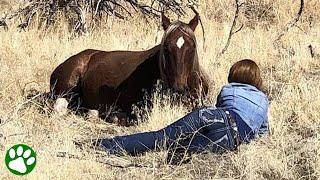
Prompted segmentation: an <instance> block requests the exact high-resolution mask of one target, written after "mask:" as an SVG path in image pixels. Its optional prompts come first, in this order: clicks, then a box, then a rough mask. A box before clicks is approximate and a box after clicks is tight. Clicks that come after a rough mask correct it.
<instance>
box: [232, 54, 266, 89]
mask: <svg viewBox="0 0 320 180" xmlns="http://www.w3.org/2000/svg"><path fill="white" fill-rule="evenodd" d="M228 82H229V83H232V82H236V83H242V84H249V85H252V86H255V87H256V88H257V89H259V90H262V78H261V75H260V69H259V67H258V65H257V64H256V63H255V62H254V61H252V60H250V59H244V60H241V61H238V62H236V63H235V64H233V65H232V67H231V68H230V71H229V76H228Z"/></svg>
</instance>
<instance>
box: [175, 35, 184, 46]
mask: <svg viewBox="0 0 320 180" xmlns="http://www.w3.org/2000/svg"><path fill="white" fill-rule="evenodd" d="M183 44H184V39H183V37H180V38H179V39H178V41H177V46H178V48H179V49H180V48H181V47H182V46H183Z"/></svg>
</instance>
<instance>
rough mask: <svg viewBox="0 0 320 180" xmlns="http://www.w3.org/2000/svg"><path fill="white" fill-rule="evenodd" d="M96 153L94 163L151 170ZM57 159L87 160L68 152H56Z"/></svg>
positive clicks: (124, 160)
mask: <svg viewBox="0 0 320 180" xmlns="http://www.w3.org/2000/svg"><path fill="white" fill-rule="evenodd" d="M96 153H97V159H96V161H97V162H99V163H102V164H106V165H109V166H113V167H118V168H130V167H139V168H141V167H144V168H153V167H152V165H149V166H148V165H141V164H136V163H133V162H131V161H129V160H126V159H123V158H120V157H117V156H110V155H109V156H107V155H106V154H103V153H98V152H96ZM56 156H57V157H61V158H69V159H77V160H88V159H86V158H83V157H80V156H77V155H74V154H70V153H68V152H57V153H56Z"/></svg>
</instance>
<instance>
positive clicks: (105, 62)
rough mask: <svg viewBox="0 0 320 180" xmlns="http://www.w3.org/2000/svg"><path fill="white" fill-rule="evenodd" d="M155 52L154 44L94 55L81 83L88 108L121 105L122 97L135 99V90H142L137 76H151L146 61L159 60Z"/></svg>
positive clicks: (156, 49) (156, 51) (156, 50)
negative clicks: (142, 47) (138, 49)
mask: <svg viewBox="0 0 320 180" xmlns="http://www.w3.org/2000/svg"><path fill="white" fill-rule="evenodd" d="M158 52H159V48H158V47H157V46H156V47H155V48H153V49H150V50H147V51H111V52H106V51H101V52H98V53H96V54H94V55H93V56H92V57H91V60H90V62H89V64H88V69H87V70H86V72H85V74H84V76H83V79H82V84H81V87H82V92H83V96H84V98H85V101H86V104H88V106H89V107H90V108H98V107H99V106H101V105H111V104H115V103H120V104H122V100H121V99H122V97H125V99H127V100H128V101H127V102H126V103H129V99H131V98H130V96H134V98H133V99H136V98H138V96H137V94H138V91H139V92H140V91H142V90H141V89H142V88H141V87H140V86H139V81H141V80H142V79H139V78H138V77H137V76H141V74H143V75H145V76H149V77H148V78H152V77H151V76H150V73H148V72H147V70H146V69H147V67H148V66H149V65H148V64H146V61H148V62H149V61H150V63H151V64H157V62H153V61H156V60H157V59H158V57H157V56H156V53H158ZM154 57H156V58H154ZM150 58H151V59H150ZM142 66H143V67H142ZM141 68H142V69H141ZM137 69H138V71H137ZM147 82H148V80H145V81H144V83H147ZM132 84H135V86H134V87H133V86H132ZM120 91H126V92H120ZM116 101H117V102H116Z"/></svg>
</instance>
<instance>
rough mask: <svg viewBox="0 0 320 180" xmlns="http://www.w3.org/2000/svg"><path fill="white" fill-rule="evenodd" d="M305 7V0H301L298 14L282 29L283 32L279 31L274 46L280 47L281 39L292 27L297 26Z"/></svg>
mask: <svg viewBox="0 0 320 180" xmlns="http://www.w3.org/2000/svg"><path fill="white" fill-rule="evenodd" d="M303 9H304V0H300V8H299V11H298V13H297V14H296V16H295V17H294V18H293V19H292V20H291V21H290V22H289V23H288V24H287V25H286V26H285V27H284V28H283V29H282V31H281V32H279V33H278V35H277V38H276V39H275V40H274V46H275V47H279V41H280V40H281V38H282V37H283V36H284V35H285V33H287V32H288V31H289V29H290V28H292V27H293V26H295V25H296V24H297V22H298V21H299V19H300V17H301V15H302V12H303Z"/></svg>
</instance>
